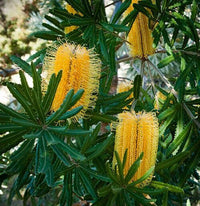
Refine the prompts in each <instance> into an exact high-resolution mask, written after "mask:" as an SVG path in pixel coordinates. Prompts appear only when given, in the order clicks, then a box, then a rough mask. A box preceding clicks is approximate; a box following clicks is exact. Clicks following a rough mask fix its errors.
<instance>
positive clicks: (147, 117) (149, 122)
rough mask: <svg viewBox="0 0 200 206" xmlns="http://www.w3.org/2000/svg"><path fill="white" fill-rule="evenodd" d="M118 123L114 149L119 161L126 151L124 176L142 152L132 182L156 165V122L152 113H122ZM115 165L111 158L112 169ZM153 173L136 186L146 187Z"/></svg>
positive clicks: (157, 131)
mask: <svg viewBox="0 0 200 206" xmlns="http://www.w3.org/2000/svg"><path fill="white" fill-rule="evenodd" d="M118 118H119V123H118V125H117V127H116V137H115V147H114V150H115V151H117V152H118V154H119V157H120V159H121V161H122V160H123V156H124V153H125V151H126V149H128V151H127V161H126V164H125V168H124V175H126V174H127V173H128V170H129V168H130V167H131V165H132V164H133V163H134V162H135V161H136V160H137V158H138V157H139V156H140V154H141V153H142V152H143V153H144V156H143V158H142V161H141V164H140V166H139V168H138V170H137V172H136V174H135V175H134V176H133V178H132V180H131V182H132V181H136V180H138V179H139V178H140V177H142V176H143V175H144V174H145V173H146V172H147V171H148V170H149V169H150V168H151V167H152V166H154V165H155V163H156V156H157V149H158V137H159V127H158V120H157V118H156V116H155V114H154V113H151V112H149V113H145V112H143V113H138V114H136V113H135V112H132V113H131V112H124V113H121V114H119V115H118ZM115 165H116V158H115V156H114V158H113V167H114V166H115ZM152 176H153V173H152V174H151V175H150V176H149V178H147V179H146V180H145V181H143V182H142V183H140V184H139V185H138V186H140V187H142V186H145V185H147V184H148V183H149V182H150V181H151V179H152Z"/></svg>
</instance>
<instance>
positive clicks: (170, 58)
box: [157, 55, 175, 68]
mask: <svg viewBox="0 0 200 206" xmlns="http://www.w3.org/2000/svg"><path fill="white" fill-rule="evenodd" d="M174 60H175V58H174V56H173V55H170V56H167V57H165V58H164V59H162V60H161V61H160V62H159V64H158V65H157V66H158V68H162V67H164V66H167V65H168V64H169V63H171V62H172V61H174Z"/></svg>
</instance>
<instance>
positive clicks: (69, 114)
mask: <svg viewBox="0 0 200 206" xmlns="http://www.w3.org/2000/svg"><path fill="white" fill-rule="evenodd" d="M82 109H83V106H79V107H76V108H74V109H72V110H70V111H67V112H66V113H64V114H63V115H62V116H61V117H60V118H59V120H66V119H68V118H71V117H73V116H75V115H76V114H78V113H79V112H80V111H81V110H82Z"/></svg>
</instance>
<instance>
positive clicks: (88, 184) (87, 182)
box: [78, 169, 97, 200]
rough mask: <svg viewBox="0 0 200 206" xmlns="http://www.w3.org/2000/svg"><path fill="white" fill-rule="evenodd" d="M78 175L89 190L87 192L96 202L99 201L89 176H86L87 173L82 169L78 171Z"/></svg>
mask: <svg viewBox="0 0 200 206" xmlns="http://www.w3.org/2000/svg"><path fill="white" fill-rule="evenodd" d="M78 174H79V176H80V178H81V180H82V181H81V182H82V184H83V185H84V186H85V189H86V190H87V192H88V193H89V194H90V195H91V196H92V198H93V199H94V200H95V199H97V195H96V192H95V190H94V188H93V184H92V182H91V180H90V178H89V176H87V175H85V173H84V172H83V171H82V170H81V169H78Z"/></svg>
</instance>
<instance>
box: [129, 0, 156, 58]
mask: <svg viewBox="0 0 200 206" xmlns="http://www.w3.org/2000/svg"><path fill="white" fill-rule="evenodd" d="M133 3H138V0H132V3H131V5H130V6H129V8H128V9H127V10H126V12H125V16H127V15H128V14H129V13H130V12H131V11H132V10H133V9H134V8H133V6H132V5H133ZM148 22H149V20H148V17H147V16H145V15H144V14H142V13H141V12H140V13H139V14H138V15H137V17H136V19H135V21H134V23H133V25H132V28H131V30H130V32H129V34H128V37H127V40H128V42H130V45H129V47H130V52H131V55H132V56H133V57H139V58H141V59H143V58H147V56H148V55H151V54H153V53H154V52H155V50H154V48H153V38H152V30H151V29H149V25H148Z"/></svg>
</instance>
